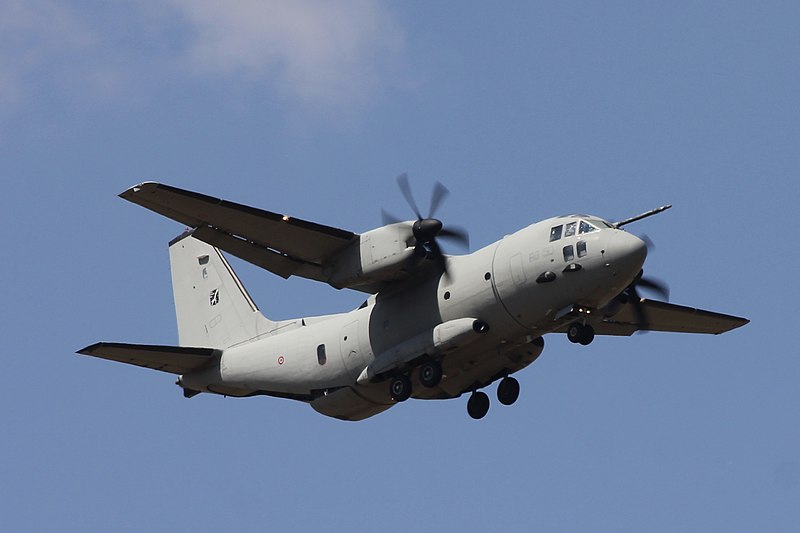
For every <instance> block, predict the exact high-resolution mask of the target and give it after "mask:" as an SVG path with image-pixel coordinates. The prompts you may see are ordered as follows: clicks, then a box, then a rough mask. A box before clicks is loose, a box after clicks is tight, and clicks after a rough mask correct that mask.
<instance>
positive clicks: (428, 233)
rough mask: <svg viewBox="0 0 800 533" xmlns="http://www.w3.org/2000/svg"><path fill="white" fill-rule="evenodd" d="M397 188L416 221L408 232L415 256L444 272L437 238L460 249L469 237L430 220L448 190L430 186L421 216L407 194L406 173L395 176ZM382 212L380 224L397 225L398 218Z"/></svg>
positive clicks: (438, 221) (413, 201)
mask: <svg viewBox="0 0 800 533" xmlns="http://www.w3.org/2000/svg"><path fill="white" fill-rule="evenodd" d="M397 185H398V187H399V188H400V192H401V193H403V197H404V198H405V199H406V202H407V203H408V205H409V207H411V210H412V211H413V212H414V214H415V215H416V217H417V220H416V221H415V222H414V224H413V225H412V226H411V231H412V233H413V234H414V240H415V241H416V246H415V252H416V255H417V256H419V257H426V258H428V259H433V260H436V261H437V262H440V263H441V265H442V267H443V269H444V270H445V273H447V264H446V261H445V260H444V255H443V252H442V248H441V246H440V245H439V242H438V240H437V238H439V237H441V238H443V239H446V240H450V241H452V242H455V243H456V244H459V245H461V246H463V247H464V248H468V247H469V234H468V233H467V231H466V230H465V229H463V228H459V227H454V226H450V227H447V228H446V227H444V224H443V223H442V221H441V220H439V219H437V218H434V214H436V211H437V210H438V209H439V207H440V206H441V205H442V202H443V201H444V199H445V198H446V197H447V195H448V194H450V191H449V190H448V189H447V187H445V186H444V185H442V183H441V182H439V181H437V182H436V183H435V185H434V187H433V193H432V195H431V203H430V207H429V209H428V216H426V217H423V216H422V212H421V211H420V209H419V207H418V206H417V202H416V201H415V200H414V194H413V193H412V192H411V184H410V183H409V180H408V174H406V173H405V172H404V173H403V174H400V175H399V176H398V177H397ZM382 213H383V222H384V224H395V223H398V222H401V220H400V219H398V218H396V217H394V216H392V215H390V214H389V213H387V212H386V211H382Z"/></svg>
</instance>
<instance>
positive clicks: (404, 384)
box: [389, 374, 411, 402]
mask: <svg viewBox="0 0 800 533" xmlns="http://www.w3.org/2000/svg"><path fill="white" fill-rule="evenodd" d="M389 394H391V396H392V400H394V401H396V402H404V401H406V400H408V398H409V397H410V396H411V380H410V379H408V376H406V375H405V374H404V375H402V376H397V377H395V378H393V379H392V381H391V382H390V383H389Z"/></svg>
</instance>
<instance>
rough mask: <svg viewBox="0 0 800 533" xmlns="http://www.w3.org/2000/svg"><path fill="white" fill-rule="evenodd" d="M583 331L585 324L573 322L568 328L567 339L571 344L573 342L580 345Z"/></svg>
mask: <svg viewBox="0 0 800 533" xmlns="http://www.w3.org/2000/svg"><path fill="white" fill-rule="evenodd" d="M581 330H583V324H581V323H580V322H573V323H572V324H570V325H569V327H568V328H567V339H569V342H573V343H575V344H578V343H579V342H580V338H581Z"/></svg>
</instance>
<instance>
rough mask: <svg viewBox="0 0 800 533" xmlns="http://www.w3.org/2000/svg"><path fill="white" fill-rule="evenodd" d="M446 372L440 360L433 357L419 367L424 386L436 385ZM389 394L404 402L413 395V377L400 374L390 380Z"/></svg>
mask: <svg viewBox="0 0 800 533" xmlns="http://www.w3.org/2000/svg"><path fill="white" fill-rule="evenodd" d="M443 374H444V372H443V370H442V365H441V363H439V361H436V360H433V359H431V360H430V361H425V362H424V363H422V365H420V367H419V382H420V383H421V384H422V386H423V387H427V388H431V387H435V386H436V385H438V384H439V383H441V381H442V376H443ZM389 394H390V395H391V397H392V400H394V401H396V402H404V401H406V400H408V399H409V398H410V397H411V378H409V376H408V374H400V375H397V376H395V377H393V378H392V380H391V381H390V382H389Z"/></svg>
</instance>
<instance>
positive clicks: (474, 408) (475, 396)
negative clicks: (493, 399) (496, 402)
mask: <svg viewBox="0 0 800 533" xmlns="http://www.w3.org/2000/svg"><path fill="white" fill-rule="evenodd" d="M488 412H489V397H488V396H487V395H486V393H485V392H481V391H475V392H473V393H472V395H471V396H470V397H469V401H467V413H469V416H471V417H472V418H474V419H475V420H480V419H481V418H483V417H484V416H486V413H488Z"/></svg>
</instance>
